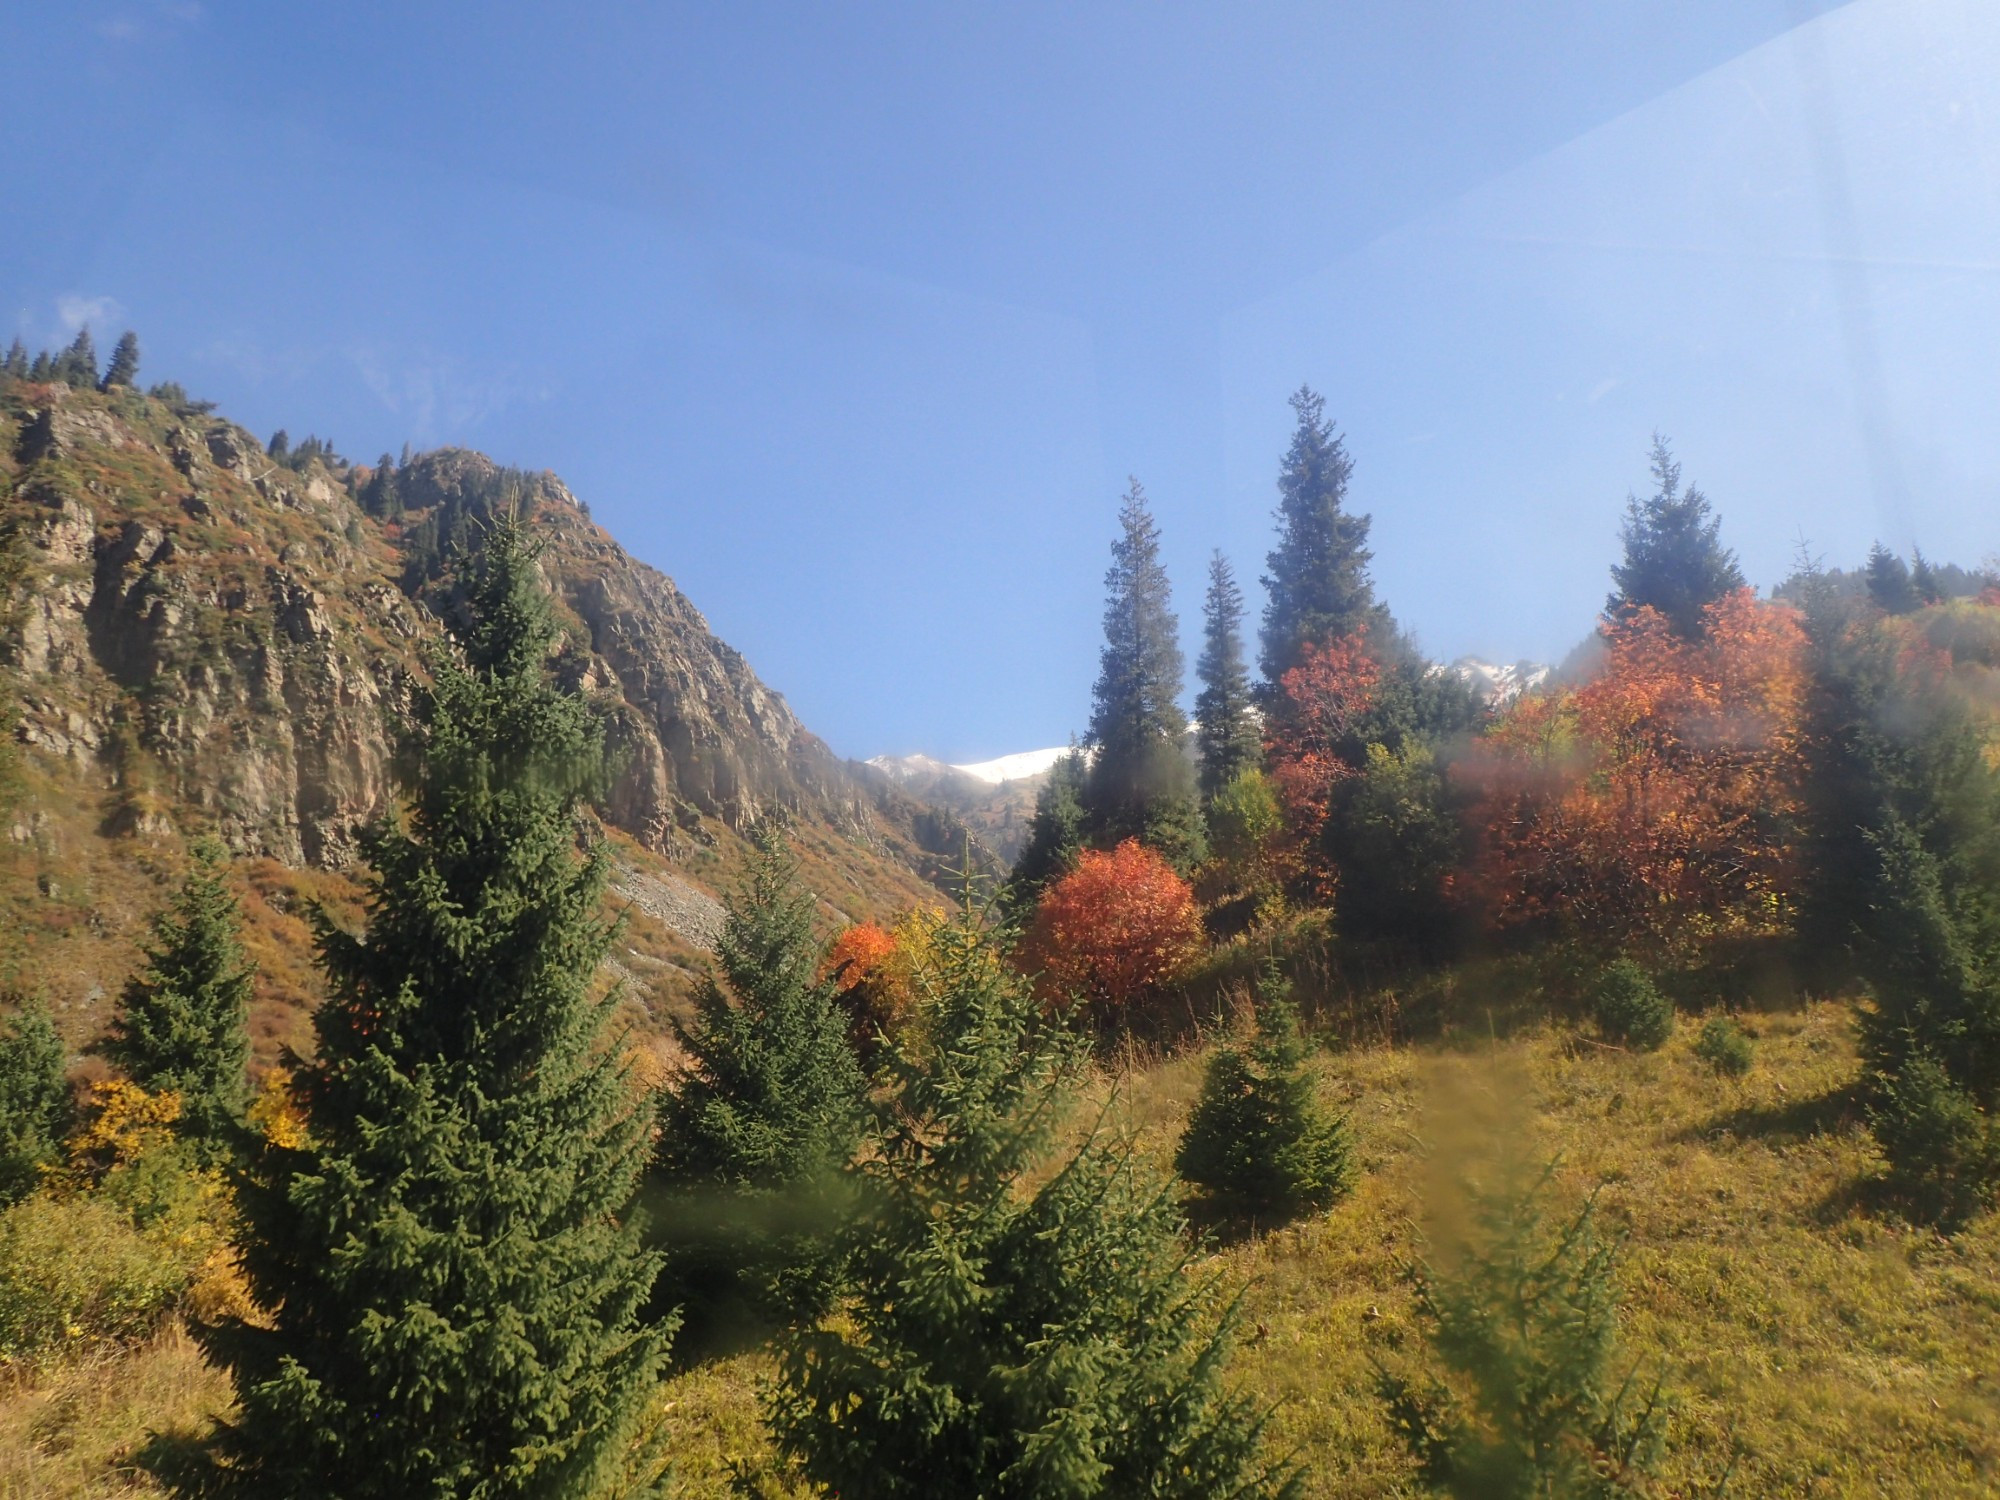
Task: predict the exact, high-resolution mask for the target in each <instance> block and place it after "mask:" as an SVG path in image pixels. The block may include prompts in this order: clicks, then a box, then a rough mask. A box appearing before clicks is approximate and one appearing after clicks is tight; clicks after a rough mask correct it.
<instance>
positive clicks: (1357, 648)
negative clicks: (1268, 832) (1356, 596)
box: [1264, 627, 1382, 894]
mask: <svg viewBox="0 0 2000 1500" xmlns="http://www.w3.org/2000/svg"><path fill="white" fill-rule="evenodd" d="M1381 680H1382V668H1381V665H1380V663H1378V662H1377V661H1376V660H1375V658H1374V657H1373V656H1372V655H1370V654H1369V651H1368V638H1367V630H1366V628H1365V627H1364V628H1362V629H1358V630H1355V631H1354V632H1352V633H1351V634H1349V635H1345V636H1342V637H1340V638H1339V639H1337V640H1334V641H1330V642H1328V643H1326V644H1325V645H1318V644H1313V643H1308V644H1307V645H1306V646H1304V647H1303V648H1302V650H1301V653H1300V660H1299V664H1298V665H1297V666H1295V667H1293V668H1292V669H1291V670H1290V671H1288V672H1286V673H1285V674H1284V676H1283V677H1281V678H1280V679H1279V680H1278V701H1277V702H1276V703H1275V704H1274V705H1273V708H1272V712H1271V715H1270V717H1269V719H1268V721H1267V722H1266V725H1265V747H1264V748H1265V753H1266V754H1267V755H1268V756H1269V758H1270V764H1271V780H1272V781H1273V783H1274V784H1275V785H1276V787H1277V791H1278V800H1279V802H1280V803H1281V804H1282V805H1283V807H1284V809H1285V823H1286V828H1287V830H1288V832H1289V834H1290V843H1291V847H1292V850H1293V853H1294V858H1295V861H1296V863H1297V864H1298V866H1299V869H1300V872H1301V873H1303V874H1305V875H1307V876H1309V877H1310V878H1311V879H1312V880H1313V881H1314V883H1315V884H1316V885H1318V886H1320V887H1322V888H1323V890H1324V892H1325V893H1327V894H1330V893H1331V889H1332V871H1331V869H1330V867H1328V866H1327V865H1326V863H1325V860H1324V858H1323V857H1322V855H1321V852H1320V835H1321V832H1322V831H1323V830H1324V828H1325V827H1326V820H1327V816H1328V813H1329V812H1330V810H1331V808H1332V803H1333V793H1334V788H1335V787H1336V786H1338V785H1339V784H1340V783H1341V782H1343V781H1345V780H1347V779H1348V778H1349V777H1351V776H1353V775H1354V774H1356V769H1357V766H1358V765H1359V756H1358V755H1357V754H1356V750H1357V746H1356V745H1355V743H1354V741H1355V736H1356V732H1357V730H1358V729H1359V728H1360V725H1361V722H1362V719H1363V716H1365V715H1366V714H1367V712H1368V710H1369V709H1370V708H1371V707H1373V706H1374V703H1375V695H1376V691H1377V689H1378V687H1379V686H1380V684H1381Z"/></svg>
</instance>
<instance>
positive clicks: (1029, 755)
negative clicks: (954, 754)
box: [868, 745, 1070, 786]
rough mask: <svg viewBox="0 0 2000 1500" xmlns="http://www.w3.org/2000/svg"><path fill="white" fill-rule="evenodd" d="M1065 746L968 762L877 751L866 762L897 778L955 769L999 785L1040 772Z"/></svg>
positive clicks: (924, 776) (936, 774) (926, 776)
mask: <svg viewBox="0 0 2000 1500" xmlns="http://www.w3.org/2000/svg"><path fill="white" fill-rule="evenodd" d="M1069 750H1070V747H1069V746H1067V745H1054V746H1051V747H1050V748H1048V749H1046V750H1017V751H1015V752H1014V753H1013V754H1012V755H1001V756H996V757H995V758H994V759H992V760H979V761H973V762H972V763H970V764H969V765H951V764H948V763H946V762H944V761H941V760H938V759H936V758H935V757H933V756H929V755H877V756H875V757H873V758H872V759H871V760H870V761H869V762H868V764H869V765H871V766H873V767H874V768H875V769H876V770H878V771H882V772H885V773H886V774H888V775H890V776H893V777H894V778H895V779H896V780H897V781H901V782H911V781H920V780H928V779H931V778H935V777H939V776H944V775H946V774H948V773H951V772H956V773H957V774H959V775H960V776H969V777H971V778H972V779H973V780H974V781H979V782H984V783H985V784H986V785H987V786H999V785H1000V784H1001V783H1002V782H1007V781H1020V780H1022V779H1024V778H1026V777H1030V776H1040V775H1042V774H1043V773H1044V772H1046V771H1047V770H1048V768H1049V767H1050V766H1052V765H1054V764H1055V763H1056V762H1057V761H1059V760H1061V759H1062V758H1063V757H1064V756H1065V755H1067V754H1069Z"/></svg>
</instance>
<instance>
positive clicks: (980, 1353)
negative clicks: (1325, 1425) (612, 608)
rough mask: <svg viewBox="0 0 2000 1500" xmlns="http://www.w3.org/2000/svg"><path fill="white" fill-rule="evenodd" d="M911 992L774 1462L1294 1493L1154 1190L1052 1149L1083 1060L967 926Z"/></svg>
mask: <svg viewBox="0 0 2000 1500" xmlns="http://www.w3.org/2000/svg"><path fill="white" fill-rule="evenodd" d="M918 983H919V989H920V1005H921V1006H922V1011H923V1020H922V1024H920V1025H918V1026H915V1027H912V1028H910V1029H909V1030H908V1031H906V1032H905V1033H904V1034H903V1035H902V1036H901V1037H900V1038H898V1040H897V1041H896V1042H895V1043H894V1044H893V1045H892V1050H891V1059H892V1061H891V1065H890V1081H889V1087H888V1092H887V1096H886V1098H885V1099H884V1101H883V1102H882V1104H881V1107H880V1109H879V1112H878V1115H877V1124H876V1130H875V1133H874V1137H873V1149H872V1150H870V1151H868V1152H866V1153H864V1155H863V1158H862V1161H861V1163H860V1165H858V1166H857V1167H856V1168H855V1169H854V1175H855V1177H856V1179H857V1183H858V1194H859V1205H860V1210H861V1211H860V1213H859V1215H858V1218H857V1220H856V1222H855V1226H854V1229H853V1243H854V1253H853V1259H852V1262H851V1265H850V1268H849V1284H850V1287H851V1295H850V1296H849V1298H848V1300H847V1302H846V1305H845V1306H844V1307H843V1309H842V1313H841V1316H840V1317H839V1318H838V1319H835V1320H830V1321H829V1322H827V1323H826V1324H824V1325H822V1326H820V1327H818V1328H816V1329H813V1330H810V1331H805V1332H801V1333H798V1334H794V1335H792V1336H791V1337H789V1338H788V1339H787V1340H786V1342H785V1344H784V1347H783V1350H782V1360H781V1369H780V1374H779V1378H778V1381H777V1383H776V1386H775V1388H774V1389H773V1390H772V1391H771V1393H770V1395H769V1397H768V1398H767V1400H768V1414H769V1418H770V1422H771V1427H772V1431H773V1435H774V1436H775V1438H776V1440H777V1445H778V1449H779V1452H780V1454H781V1455H782V1456H783V1457H784V1458H785V1459H786V1460H788V1461H789V1462H790V1463H791V1464H792V1465H793V1466H795V1468H796V1469H797V1470H798V1471H799V1472H800V1473H802V1475H803V1477H804V1478H805V1480H806V1481H807V1482H808V1483H809V1484H810V1485H811V1486H812V1487H813V1488H814V1489H815V1490H816V1491H817V1492H821V1493H830V1494H839V1495H867V1496H870V1497H872V1500H906V1497H908V1500H917V1497H922V1500H929V1497H932V1496H938V1495H966V1496H971V1495H979V1496H985V1497H988V1500H1046V1497H1050V1496H1069V1497H1076V1500H1086V1497H1106V1500H1109V1497H1114V1496H1118V1497H1122V1496H1141V1495H1146V1496H1161V1497H1182V1500H1215V1497H1221V1496H1225V1495H1228V1496H1243V1497H1261V1496H1275V1495H1292V1494H1296V1493H1297V1481H1296V1479H1295V1477H1294V1476H1292V1475H1290V1474H1289V1473H1287V1472H1285V1471H1283V1470H1282V1469H1281V1467H1280V1466H1278V1465H1276V1464H1273V1463H1271V1462H1270V1461H1269V1460H1267V1459H1265V1458H1264V1457H1263V1456H1262V1454H1261V1452H1260V1448H1261V1442H1260V1436H1261V1433H1260V1429H1261V1426H1262V1423H1261V1421H1260V1420H1259V1418H1258V1416H1257V1415H1256V1413H1255V1412H1254V1411H1252V1410H1251V1409H1250V1408H1249V1407H1248V1406H1247V1405H1246V1404H1245V1403H1243V1402H1242V1401H1241V1400H1239V1399H1236V1398H1233V1397H1231V1396H1230V1395H1229V1394H1228V1393H1227V1392H1226V1391H1225V1389H1224V1388H1223V1384H1222V1382H1223V1376H1224V1373H1225V1372H1224V1364H1225V1360H1226V1357H1227V1350H1228V1346H1229V1343H1230V1340H1231V1335H1232V1333H1233V1328H1234V1324H1235V1321H1236V1318H1235V1310H1234V1308H1233V1307H1223V1306H1220V1305H1219V1301H1218V1295H1217V1291H1216V1288H1215V1286H1214V1284H1213V1283H1212V1282H1210V1281H1209V1280H1207V1279H1206V1278H1204V1277H1202V1276H1200V1275H1199V1274H1197V1273H1196V1272H1195V1270H1194V1262H1195V1256H1194V1253H1193V1252H1192V1251H1191V1250H1190V1249H1189V1248H1188V1247H1187V1246H1186V1244H1185V1243H1184V1241H1183V1239H1182V1237H1181V1225H1180V1221H1179V1218H1178V1216H1177V1214H1176V1213H1175V1212H1174V1209H1173V1207H1172V1204H1171V1200H1170V1198H1169V1197H1168V1195H1167V1194H1166V1192H1165V1191H1164V1188H1163V1186H1162V1185H1161V1184H1160V1183H1158V1182H1157V1181H1155V1180H1153V1179H1151V1177H1150V1176H1149V1174H1147V1173H1146V1172H1145V1171H1144V1170H1143V1169H1142V1167H1141V1165H1140V1164H1139V1163H1138V1162H1137V1161H1136V1160H1135V1159H1134V1158H1133V1157H1132V1156H1131V1154H1130V1153H1129V1152H1128V1151H1127V1150H1125V1149H1122V1148H1119V1147H1116V1146H1113V1145H1111V1144H1109V1143H1107V1142H1106V1141H1105V1140H1104V1139H1103V1138H1102V1137H1101V1135H1098V1134H1093V1135H1092V1136H1091V1138H1090V1139H1089V1140H1088V1141H1087V1142H1086V1143H1085V1144H1084V1145H1083V1146H1082V1147H1081V1148H1080V1149H1075V1150H1071V1151H1069V1152H1067V1153H1065V1152H1063V1151H1061V1150H1060V1149H1059V1148H1058V1146H1057V1140H1058V1138H1059V1134H1060V1131H1061V1127H1062V1124H1063V1119H1064V1113H1065V1112H1064V1109H1063V1101H1064V1099H1065V1098H1066V1097H1067V1094H1068V1091H1069V1087H1070V1085H1071V1084H1072V1083H1073V1082H1074V1081H1075V1079H1076V1077H1077V1073H1078V1070H1079V1068H1080V1066H1081V1063H1082V1056H1083V1054H1082V1051H1081V1048H1080V1047H1079V1045H1078V1044H1077V1042H1076V1041H1075V1040H1074V1039H1073V1038H1071V1037H1069V1036H1067V1035H1065V1034H1062V1033H1060V1032H1057V1031H1054V1030H1051V1029H1050V1028H1051V1024H1052V1023H1051V1022H1050V1021H1049V1020H1048V1018H1047V1015H1046V1013H1045V1012H1044V1011H1043V1009H1042V1007H1041V1006H1040V1005H1039V1004H1038V1003H1037V1002H1036V1000H1035V999H1034V998H1033V996H1032V995H1031V994H1030V993H1029V992H1028V991H1027V989H1026V987H1025V986H1024V984H1023V983H1022V982H1021V981H1020V979H1019V978H1018V977H1017V976H1015V975H1014V974H1013V973H1012V971H1011V969H1010V968H1009V967H1008V965H1007V964H1006V963H1005V962H1004V960H1003V959H1002V957H1001V956H1000V954H999V953H998V952H997V951H996V950H995V949H994V948H993V947H992V946H991V942H990V939H989V938H988V937H987V935H986V934H984V933H982V932H981V931H980V930H979V929H978V927H977V925H976V923H975V921H974V920H973V919H972V918H971V917H970V916H961V917H960V919H959V920H958V921H956V922H954V923H952V924H950V925H948V926H947V927H946V928H945V929H944V930H943V931H942V932H941V933H940V935H939V938H938V940H937V943H936V945H935V948H934V950H933V956H932V959H931V961H930V962H929V963H928V964H926V965H925V966H924V967H923V968H922V970H920V972H919V975H918ZM1218 1314H1219V1316H1218Z"/></svg>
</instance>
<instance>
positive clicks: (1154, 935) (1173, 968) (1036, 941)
mask: <svg viewBox="0 0 2000 1500" xmlns="http://www.w3.org/2000/svg"><path fill="white" fill-rule="evenodd" d="M1201 949H1202V931H1201V915H1200V912H1199V910H1198V909H1197V908H1196V906H1195V899H1194V891H1193V890H1192V888H1191V887H1190V886H1189V885H1188V883H1187V882H1186V881H1185V880H1183V879H1181V877H1180V876H1179V875H1177V874H1175V873H1174V868H1173V866H1172V865H1170V864H1168V863H1167V861H1166V860H1165V859H1164V858H1163V857H1162V856H1161V855H1159V854H1158V853H1156V852H1155V851H1154V850H1151V849H1148V848H1147V847H1146V846H1145V845H1144V844H1141V843H1140V842H1139V841H1138V840H1137V839H1127V840H1125V842H1124V843H1122V844H1120V845H1119V846H1118V847H1117V848H1116V849H1112V850H1110V851H1108V852H1107V851H1104V850H1099V849H1087V850H1085V851H1084V852H1083V853H1082V854H1081V855H1080V856H1078V858H1077V862H1076V865H1075V867H1074V868H1073V869H1072V870H1071V871H1070V872H1069V873H1068V874H1067V875H1065V876H1063V877H1062V879H1060V880H1058V881H1056V882H1055V883H1054V884H1053V885H1051V886H1050V887H1049V888H1048V890H1047V891H1046V892H1044V893H1043V895H1042V900H1041V904H1040V905H1039V906H1038V907H1037V908H1036V910H1035V921H1034V925H1033V927H1032V928H1031V929H1030V930H1029V933H1028V940H1027V942H1026V944H1025V945H1024V947H1023V957H1024V959H1025V961H1026V963H1027V964H1028V966H1029V967H1030V968H1032V969H1038V970H1039V971H1040V973H1041V976H1042V977H1041V985H1042V989H1043V992H1044V994H1045V995H1046V996H1047V998H1049V999H1050V1000H1052V1001H1057V1002H1062V1001H1068V1000H1072V999H1077V998H1081V999H1084V1000H1088V1001H1090V1002H1092V1003H1094V1004H1096V1005H1098V1006H1100V1007H1103V1008H1105V1009H1107V1010H1108V1011H1110V1012H1112V1013H1119V1012H1123V1011H1124V1010H1126V1009H1127V1008H1128V1007H1130V1006H1131V1005H1132V1004H1134V1003H1135V1002H1136V1001H1138V1000H1141V999H1143V998H1145V997H1146V996H1147V995H1148V994H1151V993H1155V992H1157V991H1158V990H1159V989H1160V988H1161V987H1162V986H1164V985H1167V984H1170V983H1171V982H1172V981H1173V980H1174V979H1175V978H1177V977H1178V976H1179V975H1180V974H1181V973H1182V972H1183V971H1184V970H1185V969H1186V968H1187V966H1188V965H1189V964H1190V963H1191V962H1193V960H1194V959H1195V958H1196V957H1197V956H1198V955H1199V954H1200V952H1201Z"/></svg>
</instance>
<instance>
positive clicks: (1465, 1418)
mask: <svg viewBox="0 0 2000 1500" xmlns="http://www.w3.org/2000/svg"><path fill="white" fill-rule="evenodd" d="M1553 1170H1554V1169H1553V1167H1551V1168H1550V1169H1549V1171H1547V1172H1544V1173H1543V1174H1542V1175H1541V1177H1540V1178H1539V1179H1538V1180H1534V1181H1531V1182H1528V1183H1526V1184H1525V1185H1524V1184H1523V1181H1522V1179H1521V1177H1520V1175H1519V1173H1518V1166H1517V1164H1515V1163H1512V1162H1508V1163H1506V1164H1504V1165H1503V1168H1502V1172H1501V1175H1500V1177H1499V1179H1498V1180H1497V1181H1496V1182H1493V1183H1490V1184H1478V1185H1474V1186H1473V1188H1472V1191H1471V1192H1470V1194H1469V1197H1470V1202H1469V1204H1468V1208H1469V1210H1470V1213H1469V1215H1468V1220H1469V1224H1468V1232H1467V1234H1466V1242H1465V1243H1464V1244H1463V1245H1461V1246H1458V1247H1456V1248H1457V1254H1456V1255H1455V1256H1454V1258H1453V1262H1452V1263H1451V1264H1450V1266H1449V1268H1448V1269H1446V1270H1442V1271H1441V1270H1439V1269H1438V1268H1436V1267H1434V1266H1431V1265H1428V1264H1423V1263H1419V1264H1418V1265H1417V1266H1416V1267H1414V1268H1413V1271H1412V1280H1413V1281H1414V1283H1415V1287H1416V1302H1417V1314H1418V1319H1419V1322H1420V1324H1421V1326H1422V1327H1423V1329H1424V1331H1425V1333H1426V1334H1427V1336H1428V1340H1429V1343H1430V1347H1431V1351H1432V1353H1433V1355H1434V1356H1435V1359H1436V1362H1437V1365H1438V1366H1439V1367H1441V1368H1439V1369H1437V1370H1433V1371H1431V1372H1425V1373H1419V1372H1417V1371H1415V1370H1413V1369H1410V1368H1407V1367H1403V1368H1396V1369H1390V1368H1386V1367H1382V1366H1378V1374H1379V1377H1380V1387H1381V1392H1382V1395H1383V1397H1384V1399H1385V1400H1386V1402H1387V1403H1388V1406H1389V1412H1390V1419H1391V1422H1392V1423H1393V1425H1394V1426H1395V1427H1396V1428H1397V1430H1398V1431H1399V1432H1400V1433H1401V1435H1402V1437H1403V1439H1404V1441H1405V1443H1406V1444H1407V1445H1408V1446H1409V1449H1410V1452H1411V1455H1412V1456H1413V1457H1414V1458H1415V1459H1416V1460H1417V1462H1418V1464H1419V1466H1420V1469H1421V1472H1422V1474H1423V1477H1424V1478H1425V1479H1426V1480H1427V1481H1428V1482H1429V1483H1430V1484H1431V1485H1432V1486H1433V1487H1434V1488H1435V1489H1436V1490H1437V1491H1438V1492H1440V1493H1442V1494H1446V1495H1450V1496H1454V1497H1456V1500H1614V1497H1616V1496H1620V1495H1632V1494H1650V1493H1652V1489H1651V1487H1650V1481H1651V1475H1652V1469H1653V1465H1654V1463H1655V1461H1656V1460H1657V1458H1658V1455H1659V1451H1660V1448H1661V1445H1662V1442H1663V1439H1664V1437H1665V1424H1666V1417H1667V1412H1668V1406H1669V1403H1668V1402H1667V1400H1666V1399H1665V1397H1664V1394H1663V1392H1662V1389H1661V1386H1660V1384H1659V1382H1657V1381H1654V1382H1651V1383H1645V1382H1642V1381H1641V1380H1640V1379H1639V1378H1638V1373H1637V1371H1636V1370H1632V1369H1630V1368H1627V1369H1625V1370H1624V1371H1623V1372H1622V1373H1621V1371H1620V1369H1619V1361H1618V1345H1617V1340H1618V1287H1617V1281H1616V1278H1615V1265H1616V1260H1617V1244H1616V1242H1615V1241H1610V1240H1606V1239H1605V1238H1604V1237H1603V1236H1602V1235H1600V1234H1599V1233H1598V1231H1597V1222H1596V1212H1595V1203H1594V1201H1592V1202H1588V1203H1585V1204H1584V1206H1583V1207H1582V1209H1580V1210H1579V1211H1578V1212H1577V1213H1576V1215H1575V1216H1574V1217H1572V1218H1571V1219H1570V1220H1569V1221H1568V1222H1567V1223H1565V1224H1561V1225H1556V1226H1552V1225H1550V1224H1549V1222H1548V1220H1547V1217H1546V1215H1545V1213H1544V1210H1543V1207H1542V1204H1543V1200H1544V1198H1545V1196H1546V1193H1547V1191H1548V1184H1549V1178H1550V1175H1551V1174H1552V1173H1553ZM1726 1478H1727V1476H1726V1475H1725V1476H1724V1479H1725V1481H1726Z"/></svg>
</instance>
